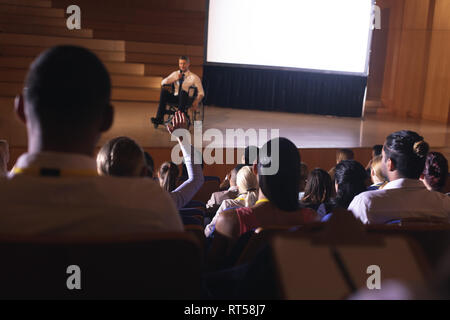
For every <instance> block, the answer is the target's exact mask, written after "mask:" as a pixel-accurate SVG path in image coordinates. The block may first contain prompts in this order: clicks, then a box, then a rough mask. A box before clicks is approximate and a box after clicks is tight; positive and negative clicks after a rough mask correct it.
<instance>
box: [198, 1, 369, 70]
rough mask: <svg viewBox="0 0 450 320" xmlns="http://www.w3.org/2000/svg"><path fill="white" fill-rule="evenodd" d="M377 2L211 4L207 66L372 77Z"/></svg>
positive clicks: (248, 2) (226, 2)
mask: <svg viewBox="0 0 450 320" xmlns="http://www.w3.org/2000/svg"><path fill="white" fill-rule="evenodd" d="M372 13H373V0H209V7H208V22H207V44H206V55H205V57H206V58H205V63H206V64H210V65H212V64H236V65H242V66H268V67H275V68H280V69H284V68H298V69H306V70H314V71H324V72H329V73H345V74H348V73H349V74H358V75H367V74H368V59H369V47H370V38H371V31H372V21H373V19H372V17H373V15H372Z"/></svg>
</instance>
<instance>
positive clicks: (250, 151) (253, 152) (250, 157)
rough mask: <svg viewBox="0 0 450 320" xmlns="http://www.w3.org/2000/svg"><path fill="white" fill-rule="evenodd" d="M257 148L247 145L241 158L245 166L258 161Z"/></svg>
mask: <svg viewBox="0 0 450 320" xmlns="http://www.w3.org/2000/svg"><path fill="white" fill-rule="evenodd" d="M258 157H259V148H258V147H257V146H247V147H246V148H245V150H244V154H243V156H242V159H241V163H242V164H244V165H246V166H252V165H253V164H254V163H255V161H258Z"/></svg>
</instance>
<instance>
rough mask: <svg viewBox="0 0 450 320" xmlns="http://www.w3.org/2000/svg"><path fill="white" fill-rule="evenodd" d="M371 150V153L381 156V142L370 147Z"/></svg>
mask: <svg viewBox="0 0 450 320" xmlns="http://www.w3.org/2000/svg"><path fill="white" fill-rule="evenodd" d="M372 150H373V155H374V156H375V157H376V156H381V151H382V150H383V145H382V144H376V145H374V146H373V147H372Z"/></svg>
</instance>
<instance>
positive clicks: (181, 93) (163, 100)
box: [151, 56, 205, 127]
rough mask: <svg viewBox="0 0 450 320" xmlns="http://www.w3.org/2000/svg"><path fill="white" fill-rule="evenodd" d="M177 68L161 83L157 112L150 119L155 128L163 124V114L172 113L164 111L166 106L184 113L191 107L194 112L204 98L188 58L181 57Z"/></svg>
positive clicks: (200, 85)
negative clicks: (190, 68)
mask: <svg viewBox="0 0 450 320" xmlns="http://www.w3.org/2000/svg"><path fill="white" fill-rule="evenodd" d="M178 66H179V70H177V71H174V72H172V73H171V74H170V75H169V76H168V77H167V78H165V79H163V81H162V82H161V85H162V87H161V95H160V98H159V106H158V112H157V114H156V117H155V118H152V119H151V121H152V123H153V124H154V125H155V127H157V126H158V125H159V124H164V115H165V114H171V113H174V110H172V111H170V110H169V111H167V110H166V106H167V105H168V104H169V105H170V106H171V107H175V106H176V107H177V108H178V110H180V111H182V112H185V113H186V111H187V109H188V108H190V107H191V106H192V108H193V109H194V110H195V109H196V108H197V107H198V105H199V103H200V102H201V101H202V99H203V97H204V96H205V93H204V91H203V86H202V82H201V80H200V78H199V77H198V76H197V75H196V74H194V73H192V72H191V71H190V70H189V66H190V61H189V58H188V57H187V56H181V57H180V58H179V59H178ZM180 88H181V90H180Z"/></svg>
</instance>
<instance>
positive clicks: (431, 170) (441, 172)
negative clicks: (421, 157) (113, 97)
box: [420, 152, 448, 192]
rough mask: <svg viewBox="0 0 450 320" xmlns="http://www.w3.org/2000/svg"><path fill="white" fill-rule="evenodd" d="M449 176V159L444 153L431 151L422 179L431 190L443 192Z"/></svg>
mask: <svg viewBox="0 0 450 320" xmlns="http://www.w3.org/2000/svg"><path fill="white" fill-rule="evenodd" d="M447 177H448V161H447V159H446V158H445V157H444V155H443V154H442V153H439V152H430V153H428V155H427V160H426V161H425V169H424V170H423V173H422V174H421V175H420V180H421V181H422V182H423V183H424V184H425V187H427V189H428V190H430V191H438V192H443V191H444V190H443V189H444V187H445V184H446V182H447Z"/></svg>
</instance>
